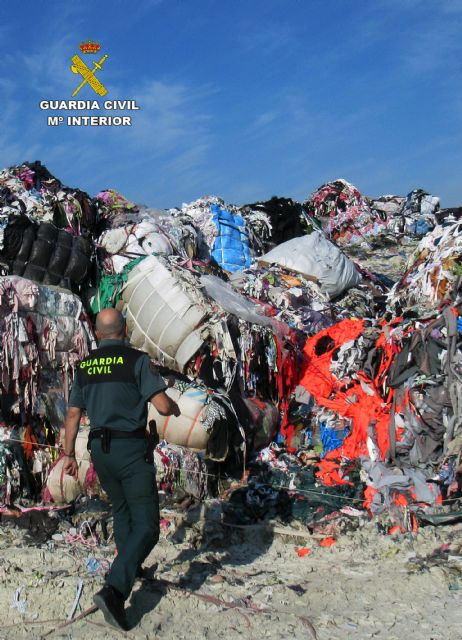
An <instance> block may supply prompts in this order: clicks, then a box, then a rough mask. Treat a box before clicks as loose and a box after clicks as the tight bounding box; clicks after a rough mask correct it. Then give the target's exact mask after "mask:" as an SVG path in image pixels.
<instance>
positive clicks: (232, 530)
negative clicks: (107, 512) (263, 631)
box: [127, 490, 274, 628]
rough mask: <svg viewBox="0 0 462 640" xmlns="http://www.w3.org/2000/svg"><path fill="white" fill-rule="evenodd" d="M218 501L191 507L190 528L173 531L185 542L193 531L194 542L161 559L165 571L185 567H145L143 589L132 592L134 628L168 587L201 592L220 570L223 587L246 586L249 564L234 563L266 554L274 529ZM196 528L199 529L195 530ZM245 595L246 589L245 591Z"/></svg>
mask: <svg viewBox="0 0 462 640" xmlns="http://www.w3.org/2000/svg"><path fill="white" fill-rule="evenodd" d="M238 491H239V490H238ZM203 504H206V503H203ZM214 504H215V503H214ZM220 505H221V503H219V504H218V507H217V506H216V505H215V508H213V509H211V510H209V511H206V512H205V513H204V506H203V505H202V506H201V504H200V503H199V505H197V507H196V508H195V509H194V510H192V511H193V514H192V517H191V516H190V517H188V523H187V528H186V527H185V526H183V525H180V526H179V527H178V528H177V530H176V531H175V534H174V535H173V538H172V539H173V540H174V541H176V542H178V543H182V542H184V541H185V540H186V536H187V532H189V535H188V542H189V543H190V547H189V548H187V549H181V550H180V552H179V553H178V555H177V556H176V557H175V558H174V559H173V560H172V561H170V562H169V563H166V564H163V572H169V571H170V570H174V569H175V567H181V565H182V564H183V563H187V568H185V571H184V572H179V573H178V574H177V577H175V578H169V579H168V580H166V579H162V578H160V577H159V578H156V566H153V567H152V568H149V567H148V568H147V570H145V574H147V575H148V576H149V577H148V579H144V580H143V581H142V587H141V589H138V590H137V591H135V592H134V593H133V595H132V597H131V599H130V603H129V606H128V607H127V616H128V620H129V623H130V628H133V627H136V626H137V625H138V624H139V623H140V621H141V619H142V618H143V617H144V616H145V615H146V614H147V613H150V612H152V611H153V610H154V609H155V608H156V607H157V606H158V604H159V602H160V601H161V599H162V597H163V596H164V595H166V593H167V591H168V590H169V589H173V590H174V591H176V590H180V591H184V592H189V593H194V592H200V590H201V587H202V586H203V585H205V584H207V583H209V584H210V583H212V584H213V583H214V582H215V581H214V577H215V576H220V578H219V579H216V582H218V583H219V584H220V585H223V587H225V588H226V584H229V585H232V586H235V585H242V587H243V589H244V590H245V584H246V580H245V578H246V574H245V570H241V571H239V569H237V570H236V568H239V567H245V566H247V565H251V564H252V563H253V562H254V561H255V560H256V559H257V558H259V557H260V556H264V555H265V554H266V553H267V551H268V549H269V548H270V547H271V545H272V543H273V538H274V534H273V531H272V529H271V528H270V527H268V526H267V525H266V524H265V523H264V522H263V521H262V522H261V523H257V524H238V523H237V522H236V521H235V518H233V514H232V513H229V512H226V511H224V512H223V517H222V518H220V515H221V506H220ZM197 528H199V530H200V532H199V533H197V535H196V534H195V531H196V529H197ZM212 595H215V594H212ZM217 595H218V590H217ZM246 595H247V593H246V592H245V591H244V592H243V593H242V597H244V596H246ZM215 597H216V596H215Z"/></svg>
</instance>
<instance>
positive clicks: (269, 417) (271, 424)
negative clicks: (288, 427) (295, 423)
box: [244, 397, 280, 451]
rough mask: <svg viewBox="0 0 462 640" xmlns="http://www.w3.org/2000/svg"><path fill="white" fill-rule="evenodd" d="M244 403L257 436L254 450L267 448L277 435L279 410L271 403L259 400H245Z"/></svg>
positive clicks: (254, 398)
mask: <svg viewBox="0 0 462 640" xmlns="http://www.w3.org/2000/svg"><path fill="white" fill-rule="evenodd" d="M244 402H245V404H246V406H247V408H248V410H249V411H250V414H251V416H252V419H253V424H254V429H255V434H254V440H253V447H254V450H257V451H258V449H261V448H262V447H267V446H268V445H269V443H270V442H272V440H273V438H274V436H275V435H276V432H277V428H278V424H279V421H280V415H279V409H278V408H277V407H276V406H275V405H274V404H272V403H271V402H264V401H263V400H260V399H259V398H256V397H253V398H244Z"/></svg>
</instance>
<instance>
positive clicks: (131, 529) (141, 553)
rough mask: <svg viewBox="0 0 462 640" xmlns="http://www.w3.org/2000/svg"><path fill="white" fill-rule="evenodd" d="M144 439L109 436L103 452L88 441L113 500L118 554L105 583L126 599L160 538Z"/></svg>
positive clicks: (97, 443) (152, 476)
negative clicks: (113, 437) (109, 441)
mask: <svg viewBox="0 0 462 640" xmlns="http://www.w3.org/2000/svg"><path fill="white" fill-rule="evenodd" d="M145 455H146V440H144V439H139V438H124V439H120V440H119V439H112V440H111V444H110V451H109V452H108V453H104V452H103V451H102V442H101V439H100V438H95V439H94V440H92V441H91V457H92V460H93V464H94V466H95V469H96V472H97V474H98V477H99V479H100V482H101V486H102V487H103V489H104V490H105V491H106V493H107V494H108V496H109V499H110V500H111V502H112V511H113V516H114V538H115V543H116V546H117V556H116V558H115V560H114V562H113V563H112V566H111V570H110V572H109V575H108V577H107V582H108V583H109V584H110V585H111V586H112V587H115V588H116V589H117V590H118V591H120V593H121V594H122V595H123V596H124V598H128V596H129V594H130V591H131V590H132V587H133V584H134V582H135V578H136V574H137V572H138V569H139V567H140V566H141V564H142V563H143V561H144V560H145V558H146V557H147V556H148V555H149V553H150V552H151V550H152V549H153V547H154V546H155V544H156V543H157V541H158V540H159V497H158V494H157V485H156V479H155V469H154V466H153V465H151V464H148V463H147V462H146V460H145Z"/></svg>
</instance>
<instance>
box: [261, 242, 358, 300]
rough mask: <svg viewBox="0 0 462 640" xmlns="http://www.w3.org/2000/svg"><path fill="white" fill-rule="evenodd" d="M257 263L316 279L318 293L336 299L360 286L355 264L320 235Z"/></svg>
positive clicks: (276, 250)
mask: <svg viewBox="0 0 462 640" xmlns="http://www.w3.org/2000/svg"><path fill="white" fill-rule="evenodd" d="M259 262H263V263H266V264H274V263H275V264H279V265H281V267H285V268H286V269H290V270H291V271H296V272H297V273H301V274H303V275H305V276H308V277H311V278H315V279H316V280H317V282H318V283H319V286H320V287H321V290H322V291H323V292H324V293H325V294H326V295H328V296H329V298H336V297H337V296H339V295H341V294H342V293H343V292H344V291H345V290H346V289H349V288H350V287H354V286H356V285H357V284H359V283H360V282H361V275H360V274H359V273H358V271H357V270H356V268H355V266H354V264H353V263H352V262H351V260H349V259H348V258H347V257H346V255H345V254H344V253H342V252H341V251H340V249H338V248H337V247H336V246H335V245H333V244H332V242H329V240H327V238H325V237H324V236H323V235H322V233H321V232H320V231H313V232H312V233H310V234H309V235H307V236H302V237H301V238H293V239H292V240H288V241H287V242H283V243H282V244H280V245H279V246H278V247H275V248H274V249H271V251H270V252H269V253H266V254H265V255H264V256H261V258H259Z"/></svg>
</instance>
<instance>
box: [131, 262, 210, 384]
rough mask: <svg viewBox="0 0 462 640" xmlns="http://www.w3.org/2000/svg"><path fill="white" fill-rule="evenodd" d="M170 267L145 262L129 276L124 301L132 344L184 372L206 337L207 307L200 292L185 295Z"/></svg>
mask: <svg viewBox="0 0 462 640" xmlns="http://www.w3.org/2000/svg"><path fill="white" fill-rule="evenodd" d="M167 265H168V263H167V262H164V261H161V259H160V258H158V257H156V256H148V257H147V258H145V260H143V261H142V262H140V263H139V264H138V265H137V266H136V267H135V268H134V269H133V270H132V271H131V272H130V275H129V276H128V280H127V284H126V287H125V289H124V292H123V300H124V302H125V304H126V307H125V308H126V315H127V326H128V330H129V333H130V342H131V344H132V345H133V346H134V347H137V348H138V349H141V350H142V351H147V353H149V354H150V355H151V356H152V357H153V358H155V360H156V361H157V362H159V363H160V364H163V365H165V366H168V367H169V368H171V369H174V370H176V371H183V369H184V367H185V365H186V363H187V362H188V361H189V360H190V359H191V358H192V357H193V356H194V354H195V353H196V352H197V351H198V350H199V349H200V348H201V346H202V344H203V342H204V339H205V337H206V335H207V328H206V326H205V325H204V322H205V319H206V316H207V304H206V303H205V299H204V297H203V295H202V294H201V293H200V291H199V290H197V289H196V290H187V291H185V290H184V287H183V286H182V284H181V282H180V281H179V280H178V279H177V278H175V276H174V274H173V273H172V272H171V270H169V268H168V266H167Z"/></svg>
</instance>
